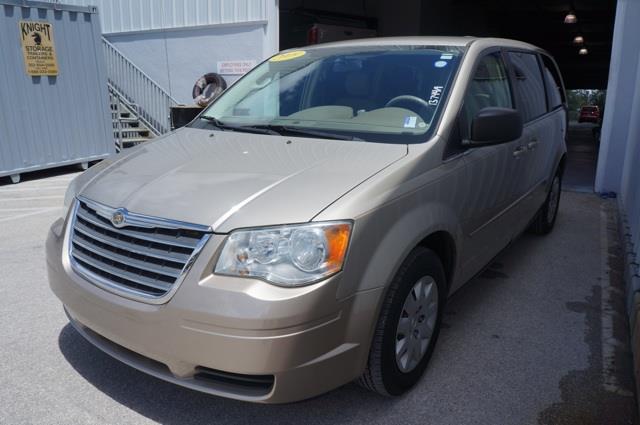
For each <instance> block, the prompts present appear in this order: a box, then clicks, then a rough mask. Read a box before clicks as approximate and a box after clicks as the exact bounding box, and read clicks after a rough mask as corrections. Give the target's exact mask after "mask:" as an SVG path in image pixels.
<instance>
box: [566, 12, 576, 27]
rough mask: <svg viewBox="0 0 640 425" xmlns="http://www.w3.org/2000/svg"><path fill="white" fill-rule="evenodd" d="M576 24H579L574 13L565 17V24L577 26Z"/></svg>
mask: <svg viewBox="0 0 640 425" xmlns="http://www.w3.org/2000/svg"><path fill="white" fill-rule="evenodd" d="M576 22H578V18H577V17H576V14H575V13H573V12H569V13H567V16H565V17H564V23H565V24H575V23H576Z"/></svg>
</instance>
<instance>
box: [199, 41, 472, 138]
mask: <svg viewBox="0 0 640 425" xmlns="http://www.w3.org/2000/svg"><path fill="white" fill-rule="evenodd" d="M462 54H463V48H462V47H458V46H368V47H363V46H350V47H321V48H314V49H310V50H295V51H288V52H285V53H281V54H277V55H275V56H273V57H272V58H270V59H268V60H267V61H265V62H263V63H262V64H260V65H259V66H257V67H256V68H254V69H253V70H252V71H251V72H249V73H248V74H247V75H245V76H244V77H243V78H242V79H240V80H239V81H238V82H236V83H235V84H234V85H232V86H231V87H230V88H229V89H228V90H227V91H226V92H225V93H224V94H222V95H221V96H220V97H219V98H218V99H217V100H216V101H215V102H214V103H213V104H212V105H210V106H209V108H208V109H207V110H206V111H205V112H204V113H203V114H201V115H200V119H199V120H196V122H194V124H193V125H194V126H198V127H206V126H214V127H218V128H220V129H222V130H232V131H250V132H254V133H257V132H261V133H264V134H283V135H284V134H286V135H298V136H306V137H319V138H333V139H343V140H366V141H374V142H384V143H419V142H424V141H426V140H427V139H428V138H429V137H430V136H431V133H432V131H433V130H434V127H435V126H436V124H437V120H438V117H439V115H440V114H441V110H442V108H443V104H444V101H445V99H446V96H447V94H448V92H449V86H450V84H451V83H452V80H453V76H454V75H455V71H456V69H457V67H458V64H459V62H460V58H461V56H462Z"/></svg>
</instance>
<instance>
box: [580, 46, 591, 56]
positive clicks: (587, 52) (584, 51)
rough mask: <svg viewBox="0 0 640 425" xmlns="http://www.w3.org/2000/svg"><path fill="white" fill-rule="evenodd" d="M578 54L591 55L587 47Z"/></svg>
mask: <svg viewBox="0 0 640 425" xmlns="http://www.w3.org/2000/svg"><path fill="white" fill-rule="evenodd" d="M578 54H579V55H587V54H589V51H588V50H587V48H586V47H583V48H582V49H580V50H578Z"/></svg>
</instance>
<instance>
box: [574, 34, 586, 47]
mask: <svg viewBox="0 0 640 425" xmlns="http://www.w3.org/2000/svg"><path fill="white" fill-rule="evenodd" d="M583 43H584V37H582V36H581V35H577V36H575V37H574V38H573V44H576V45H580V44H583Z"/></svg>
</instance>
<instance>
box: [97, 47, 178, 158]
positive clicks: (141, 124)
mask: <svg viewBox="0 0 640 425" xmlns="http://www.w3.org/2000/svg"><path fill="white" fill-rule="evenodd" d="M102 47H103V52H104V57H105V62H106V69H107V82H108V85H109V98H110V103H111V117H112V121H113V135H114V140H115V143H116V148H117V150H121V149H123V148H127V147H130V146H134V145H136V144H139V143H143V142H145V141H147V140H150V139H152V138H154V137H155V136H158V135H161V134H164V133H166V132H168V131H169V130H171V124H170V121H169V109H170V108H171V106H174V105H177V103H178V102H177V101H176V100H175V99H174V98H173V97H172V96H171V95H170V94H169V93H167V92H166V91H165V90H164V89H163V88H162V87H160V85H159V84H158V83H156V82H155V81H153V80H152V79H151V78H150V77H149V76H148V75H147V74H145V73H144V71H142V70H141V69H140V68H138V67H137V66H136V65H135V64H134V63H132V62H131V61H130V60H129V59H127V57H126V56H124V55H123V54H122V52H120V51H119V50H118V49H117V48H116V47H115V46H114V45H113V44H111V43H109V41H108V40H106V39H105V38H104V37H103V38H102Z"/></svg>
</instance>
